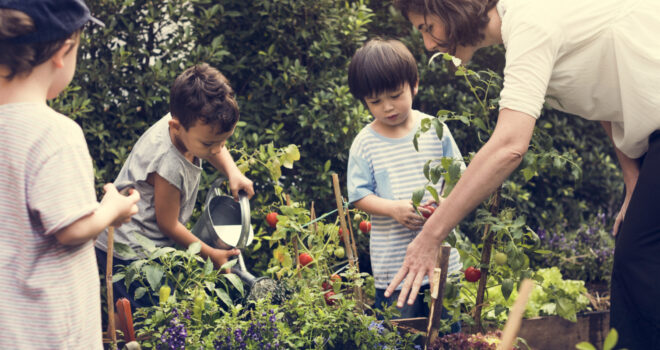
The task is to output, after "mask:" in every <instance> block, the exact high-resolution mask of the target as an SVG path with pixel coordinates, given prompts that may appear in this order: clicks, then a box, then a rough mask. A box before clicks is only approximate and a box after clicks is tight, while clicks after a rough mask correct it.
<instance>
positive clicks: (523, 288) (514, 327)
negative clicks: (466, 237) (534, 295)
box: [497, 278, 534, 350]
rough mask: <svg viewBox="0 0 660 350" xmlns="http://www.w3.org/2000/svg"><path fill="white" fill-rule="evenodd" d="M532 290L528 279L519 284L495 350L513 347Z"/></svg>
mask: <svg viewBox="0 0 660 350" xmlns="http://www.w3.org/2000/svg"><path fill="white" fill-rule="evenodd" d="M532 288H534V282H533V281H532V280H530V279H528V278H525V279H524V280H523V281H522V283H520V289H519V291H518V297H517V298H516V301H515V302H514V303H513V306H512V307H511V310H509V318H508V319H507V320H506V325H505V326H504V331H503V332H502V339H501V342H500V345H499V346H498V347H497V350H510V349H511V347H513V342H514V340H515V339H516V337H517V336H518V331H519V330H520V324H521V322H522V317H523V313H525V306H526V305H527V300H529V295H530V293H531V292H532Z"/></svg>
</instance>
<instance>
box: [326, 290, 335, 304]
mask: <svg viewBox="0 0 660 350" xmlns="http://www.w3.org/2000/svg"><path fill="white" fill-rule="evenodd" d="M333 295H335V292H333V291H327V292H325V294H323V298H324V299H325V303H326V304H328V305H335V303H336V302H337V299H332V298H330V297H331V296H333Z"/></svg>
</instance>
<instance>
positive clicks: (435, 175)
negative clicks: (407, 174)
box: [431, 166, 442, 185]
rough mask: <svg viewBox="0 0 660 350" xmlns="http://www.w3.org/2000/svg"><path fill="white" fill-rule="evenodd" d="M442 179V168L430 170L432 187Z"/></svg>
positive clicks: (435, 167)
mask: <svg viewBox="0 0 660 350" xmlns="http://www.w3.org/2000/svg"><path fill="white" fill-rule="evenodd" d="M441 177H442V168H440V166H434V167H433V168H431V183H433V184H434V185H435V184H437V183H438V181H440V178H441Z"/></svg>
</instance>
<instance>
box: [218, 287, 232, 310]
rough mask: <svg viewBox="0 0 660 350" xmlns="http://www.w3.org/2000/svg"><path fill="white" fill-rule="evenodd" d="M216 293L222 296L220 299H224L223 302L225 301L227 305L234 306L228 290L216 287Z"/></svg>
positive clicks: (219, 296)
mask: <svg viewBox="0 0 660 350" xmlns="http://www.w3.org/2000/svg"><path fill="white" fill-rule="evenodd" d="M215 294H216V295H217V296H218V298H220V300H222V302H223V303H225V305H227V306H228V307H232V306H234V303H233V302H232V301H231V298H230V297H229V295H228V294H227V292H226V291H225V290H224V289H220V288H216V289H215Z"/></svg>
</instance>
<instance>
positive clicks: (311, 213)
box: [309, 201, 318, 234]
mask: <svg viewBox="0 0 660 350" xmlns="http://www.w3.org/2000/svg"><path fill="white" fill-rule="evenodd" d="M309 220H310V221H314V220H316V211H315V210H314V201H312V205H311V206H310V208H309ZM317 230H318V226H317V224H316V223H313V224H312V232H313V233H314V234H316V231H317Z"/></svg>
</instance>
